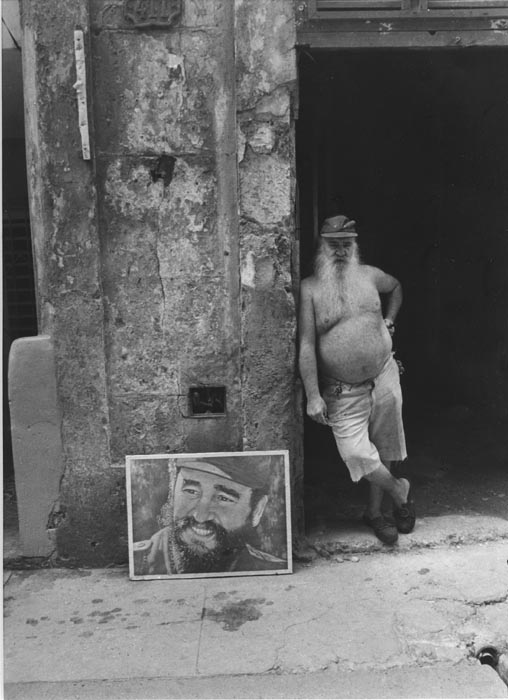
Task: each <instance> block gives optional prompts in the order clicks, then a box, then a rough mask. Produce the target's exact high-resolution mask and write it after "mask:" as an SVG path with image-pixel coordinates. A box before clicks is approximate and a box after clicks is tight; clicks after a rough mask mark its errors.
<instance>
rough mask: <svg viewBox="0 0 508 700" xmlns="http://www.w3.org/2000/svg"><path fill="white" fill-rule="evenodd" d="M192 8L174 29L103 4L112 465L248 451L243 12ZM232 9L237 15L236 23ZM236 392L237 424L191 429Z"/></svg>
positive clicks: (97, 70) (103, 217) (101, 94)
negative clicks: (237, 39)
mask: <svg viewBox="0 0 508 700" xmlns="http://www.w3.org/2000/svg"><path fill="white" fill-rule="evenodd" d="M198 6H199V4H198V3H194V2H188V3H186V4H185V13H184V15H183V17H182V21H181V22H180V23H179V24H178V26H175V28H172V29H170V30H164V31H162V30H153V29H136V28H133V27H132V26H129V25H128V24H126V22H125V21H124V20H123V17H122V13H121V3H119V2H116V3H115V2H109V3H106V4H105V3H104V2H96V3H94V4H93V13H94V16H93V40H92V44H93V64H94V85H95V90H94V99H95V128H96V133H97V136H96V149H97V150H96V154H97V173H98V189H99V197H100V201H101V206H100V209H101V214H100V228H101V233H102V259H103V278H104V296H105V304H106V322H105V337H106V349H107V368H108V383H109V399H110V413H111V434H112V442H111V446H112V459H113V462H116V463H119V464H123V460H124V456H125V454H133V453H134V454H139V453H150V452H152V453H154V452H180V451H181V452H184V451H199V450H221V449H238V448H239V447H241V434H242V428H241V412H240V405H241V404H240V396H241V393H240V323H239V300H238V259H237V256H238V253H237V250H238V246H237V244H236V228H237V225H236V209H237V203H236V188H235V187H234V186H233V187H231V184H234V179H232V177H231V176H232V174H234V170H235V162H234V150H233V149H232V148H231V143H230V142H231V140H232V138H233V139H234V134H235V118H234V101H233V98H234V84H233V81H232V72H231V69H230V68H228V66H230V65H232V62H233V53H232V52H233V46H232V36H231V35H230V33H229V35H228V23H229V25H231V24H232V11H231V9H230V10H228V6H227V4H224V5H223V4H222V3H220V2H209V3H207V4H206V7H204V8H203V9H204V11H203V13H202V14H199V12H197V9H198ZM228 13H229V15H230V16H228ZM200 384H205V385H206V384H208V385H212V386H215V385H224V386H225V387H226V391H227V407H228V411H227V416H226V417H225V418H218V419H214V418H210V419H199V420H196V419H189V418H187V417H186V416H187V414H188V402H187V395H188V390H189V387H191V386H195V385H200Z"/></svg>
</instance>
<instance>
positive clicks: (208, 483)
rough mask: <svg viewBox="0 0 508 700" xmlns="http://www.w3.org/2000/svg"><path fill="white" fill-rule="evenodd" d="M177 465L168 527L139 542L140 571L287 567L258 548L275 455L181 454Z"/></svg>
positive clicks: (164, 519)
mask: <svg viewBox="0 0 508 700" xmlns="http://www.w3.org/2000/svg"><path fill="white" fill-rule="evenodd" d="M246 459H248V464H245V460H246ZM174 469H175V479H174V484H170V489H169V495H168V502H167V503H166V504H165V506H164V507H163V510H162V514H161V517H160V519H159V520H160V522H161V524H164V527H163V528H161V529H160V530H159V531H158V532H156V533H155V534H154V535H153V536H152V537H151V538H150V539H149V540H145V541H142V542H135V543H134V572H135V574H136V575H168V574H169V575H171V574H196V573H221V572H222V573H225V572H232V571H266V570H277V569H285V568H286V567H287V561H285V560H283V559H280V558H278V557H275V556H273V555H272V554H269V553H268V552H263V551H261V550H260V549H258V548H256V547H254V544H255V543H256V541H257V537H256V527H257V526H258V525H259V523H260V521H261V517H262V515H263V512H264V510H265V507H266V504H267V501H268V490H269V486H270V474H271V468H270V458H269V457H267V456H249V457H248V458H244V460H243V461H242V460H239V459H237V458H236V457H234V456H229V455H226V456H222V457H221V456H217V457H214V456H207V457H203V458H181V459H178V460H176V465H175V467H174Z"/></svg>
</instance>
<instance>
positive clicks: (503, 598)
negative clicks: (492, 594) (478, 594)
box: [464, 594, 508, 608]
mask: <svg viewBox="0 0 508 700" xmlns="http://www.w3.org/2000/svg"><path fill="white" fill-rule="evenodd" d="M464 602H465V603H466V605H470V606H472V607H473V608H486V607H488V606H489V605H503V603H508V594H507V595H505V596H501V597H500V598H490V599H488V600H484V601H481V602H479V603H477V602H475V601H474V600H468V601H464Z"/></svg>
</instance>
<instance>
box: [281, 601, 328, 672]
mask: <svg viewBox="0 0 508 700" xmlns="http://www.w3.org/2000/svg"><path fill="white" fill-rule="evenodd" d="M327 613H328V611H326V610H325V611H324V612H322V613H321V614H320V615H314V616H313V617H310V618H308V619H306V620H299V621H298V622H293V623H292V624H291V625H288V626H287V627H285V628H284V632H283V637H285V636H286V635H287V633H288V632H289V630H290V629H292V628H293V627H298V626H299V625H308V624H309V623H311V622H316V621H317V620H320V619H321V618H322V617H324V616H325V615H327ZM285 645H286V640H285V639H284V641H283V642H282V644H280V645H279V646H278V647H276V649H275V662H274V665H273V667H272V668H274V669H278V670H281V669H282V666H281V662H280V658H279V655H280V653H281V652H282V650H283V649H284V647H285Z"/></svg>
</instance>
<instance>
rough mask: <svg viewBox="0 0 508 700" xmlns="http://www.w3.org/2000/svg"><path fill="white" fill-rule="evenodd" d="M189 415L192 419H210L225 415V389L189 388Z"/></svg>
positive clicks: (215, 387)
mask: <svg viewBox="0 0 508 700" xmlns="http://www.w3.org/2000/svg"><path fill="white" fill-rule="evenodd" d="M189 408H190V411H189V414H190V416H191V417H192V418H211V417H214V416H217V417H218V416H223V415H225V413H226V387H224V386H191V388H190V389H189Z"/></svg>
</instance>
